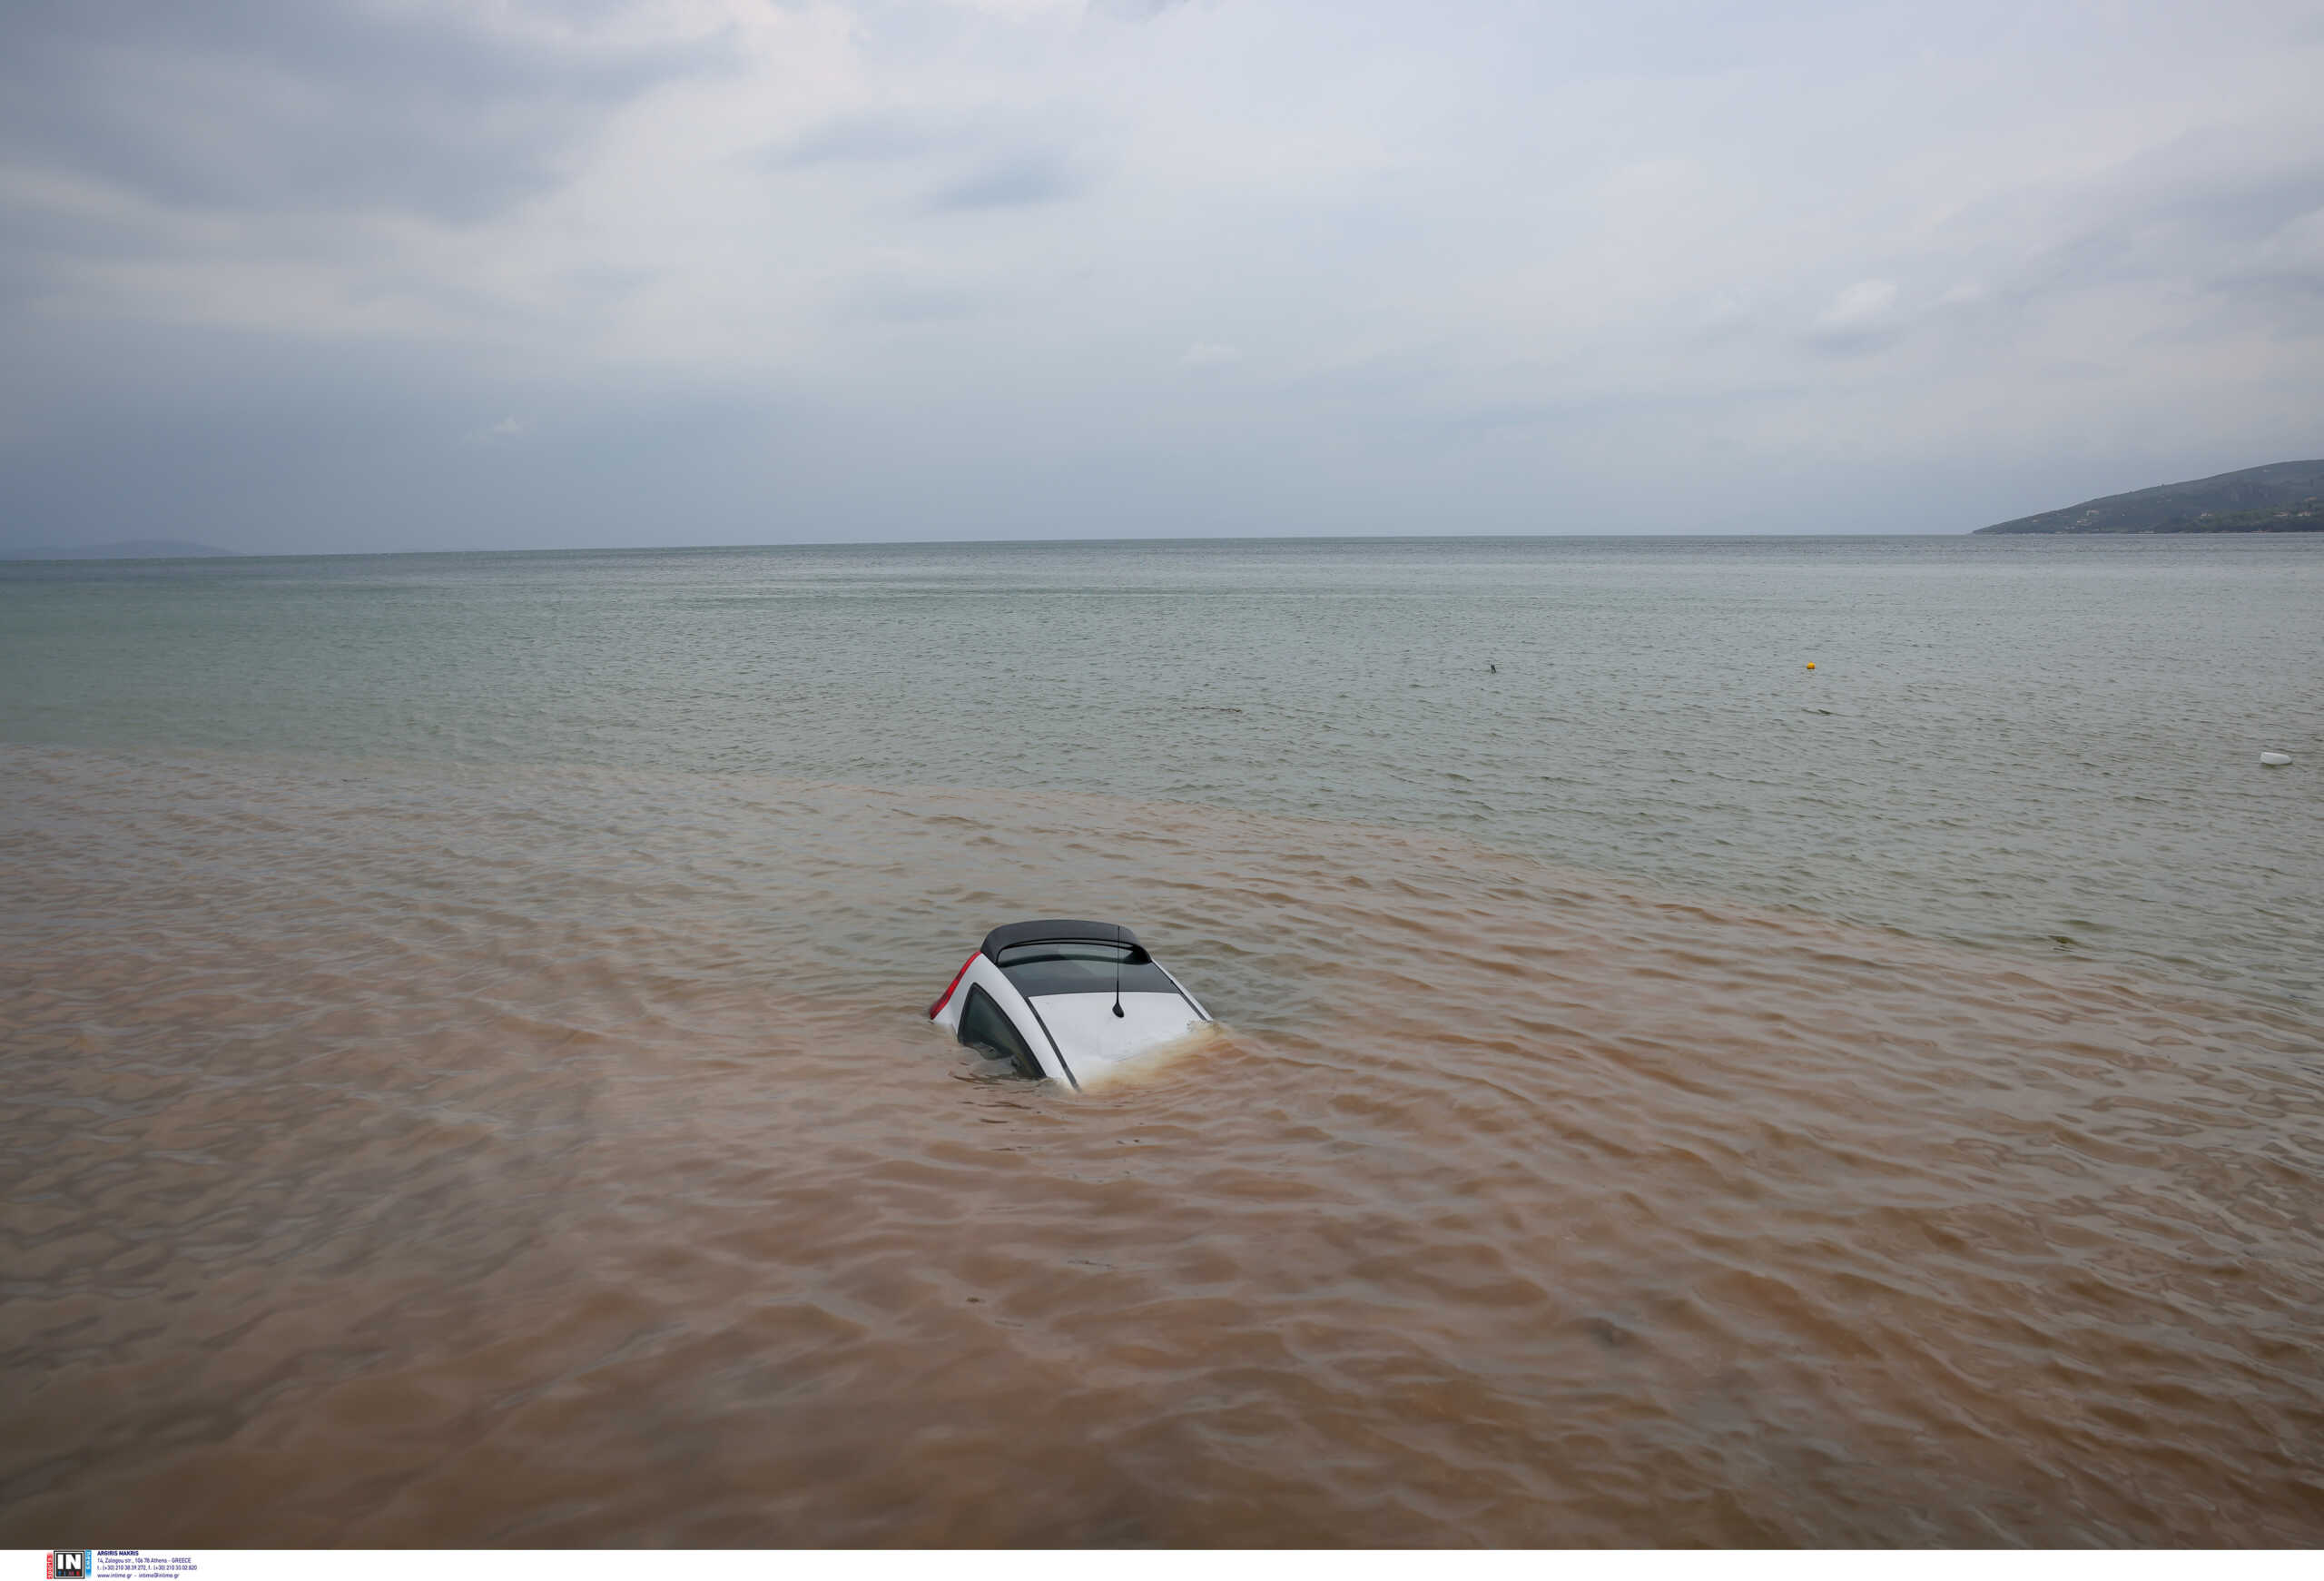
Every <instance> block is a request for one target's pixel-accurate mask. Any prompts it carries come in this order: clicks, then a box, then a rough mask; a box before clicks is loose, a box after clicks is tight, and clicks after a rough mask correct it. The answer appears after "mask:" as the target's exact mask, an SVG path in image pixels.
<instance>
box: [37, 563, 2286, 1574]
mask: <svg viewBox="0 0 2324 1581" xmlns="http://www.w3.org/2000/svg"><path fill="white" fill-rule="evenodd" d="M1811 666H1812V668H1811ZM2320 677H2324V538H2318V539H2299V538H2278V539H2112V540H2088V539H2084V540H2060V539H1982V538H1976V539H1972V538H1961V539H1747V540H1737V539H1627V540H1625V539H1541V540H1521V539H1489V540H1475V539H1472V540H1451V539H1432V540H1417V539H1415V540H1395V541H1377V540H1367V541H1342V542H1318V541H1278V542H1234V543H1211V542H1176V543H1133V544H1103V545H1100V544H1067V545H971V546H906V547H892V546H891V547H876V548H761V549H699V550H684V551H637V552H628V553H612V554H581V553H575V554H475V555H446V556H389V557H344V558H280V559H239V560H222V561H178V562H139V563H77V564H63V563H53V564H37V565H34V564H18V565H8V566H0V1053H5V1061H6V1064H5V1068H6V1070H7V1071H8V1072H9V1082H10V1088H11V1095H12V1097H13V1098H14V1099H15V1108H16V1112H17V1114H18V1116H19V1119H18V1123H17V1124H16V1126H15V1136H16V1139H17V1140H16V1141H14V1142H12V1145H11V1149H10V1151H9V1153H8V1155H7V1158H6V1161H5V1164H0V1185H5V1192H6V1197H5V1201H6V1207H5V1214H6V1223H5V1231H6V1242H5V1243H6V1245H7V1246H8V1247H9V1255H8V1259H7V1261H8V1267H7V1270H6V1271H5V1285H0V1293H5V1301H0V1394H5V1398H8V1399H9V1400H10V1401H11V1402H12V1405H11V1407H10V1416H11V1418H13V1420H14V1422H15V1429H16V1430H12V1431H11V1433H9V1434H8V1435H7V1436H6V1438H7V1441H6V1443H5V1446H0V1531H5V1532H6V1533H8V1534H10V1536H11V1537H12V1538H13V1540H15V1541H17V1542H20V1543H25V1544H30V1543H33V1542H34V1541H35V1539H37V1540H38V1541H39V1542H43V1543H45V1542H47V1541H49V1540H51V1539H52V1537H54V1534H56V1533H58V1532H61V1531H65V1530H67V1529H68V1528H70V1529H72V1530H79V1531H84V1532H93V1531H94V1532H97V1533H99V1534H100V1536H101V1537H102V1534H103V1532H107V1531H113V1532H124V1533H132V1535H133V1537H134V1540H137V1541H140V1542H144V1543H147V1544H149V1545H150V1544H153V1543H160V1542H164V1541H176V1542H182V1543H185V1544H214V1545H220V1546H241V1545H255V1544H269V1543H329V1542H348V1543H357V1544H403V1543H414V1544H448V1545H469V1544H492V1543H503V1542H507V1543H524V1544H532V1545H541V1544H556V1543H566V1542H586V1543H605V1542H631V1541H636V1542H666V1543H745V1544H784V1543H816V1544H822V1543H866V1542H892V1543H980V1542H1003V1543H1052V1542H1053V1543H1073V1544H1084V1543H1126V1544H1164V1545H1192V1544H1208V1543H1236V1544H1269V1543H1351V1542H1354V1543H1373V1544H1399V1543H1431V1544H1442V1543H1471V1542H1475V1543H1500V1544H1507V1543H1561V1542H1618V1543H1640V1542H1664V1541H1708V1542H1723V1543H1761V1542H1777V1543H1810V1544H1852V1543H1917V1542H1947V1543H1993V1542H2033V1543H2089V1542H2097V1543H2157V1542H2163V1543H2175V1542H2191V1543H2244V1542H2263V1543H2275V1544H2285V1543H2303V1544H2304V1543H2314V1542H2318V1541H2324V1514H2319V1512H2324V1471H2320V1470H2319V1458H2318V1456H2317V1454H2316V1449H2315V1446H2316V1445H2317V1444H2319V1443H2324V1363H2319V1361H2318V1359H2317V1358H2316V1347H2315V1345H2314V1326H2315V1321H2316V1317H2317V1314H2318V1312H2319V1310H2324V1178H2319V1171H2324V1038H2319V1030H2318V1029H2319V992H2324V970H2319V964H2318V961H2319V954H2324V951H2319V937H2324V927H2319V916H2324V909H2319V906H2318V904H2317V899H2316V897H2317V896H2318V895H2319V893H2324V824H2319V790H2318V786H2319V780H2318V775H2317V770H2318V767H2319V765H2324V685H2320V684H2319V678H2320ZM2263 748H2276V749H2280V750H2283V751H2287V752H2290V754H2292V756H2293V763H2292V764H2291V766H2289V767H2284V768H2264V767H2262V766H2260V762H2259V754H2260V751H2261V750H2262V749H2263ZM1045 914H1070V915H1090V916H1098V917H1105V918H1109V919H1118V920H1120V921H1124V922H1128V923H1130V924H1133V925H1134V926H1136V927H1137V928H1138V929H1139V931H1140V933H1141V934H1142V935H1143V936H1145V937H1146V938H1147V939H1148V941H1149V942H1150V943H1152V944H1154V946H1155V947H1156V949H1157V954H1160V955H1161V956H1162V958H1163V959H1164V960H1165V962H1166V963H1168V964H1169V965H1170V966H1171V967H1172V968H1173V970H1174V971H1177V973H1178V974H1179V975H1180V976H1181V977H1182V978H1184V979H1185V980H1187V983H1188V984H1189V986H1191V987H1193V988H1194V989H1195V990H1196V992H1197V993H1200V994H1202V995H1203V997H1204V998H1205V999H1206V1001H1207V1002H1208V1003H1209V1004H1210V1005H1211V1007H1212V1008H1213V1010H1214V1011H1215V1012H1216V1013H1219V1014H1220V1015H1221V1016H1222V1018H1223V1019H1224V1021H1225V1023H1226V1029H1225V1031H1224V1032H1223V1033H1221V1035H1220V1036H1219V1038H1218V1039H1217V1040H1216V1041H1215V1042H1213V1043H1212V1044H1211V1045H1209V1046H1207V1047H1205V1048H1201V1049H1197V1050H1195V1051H1192V1052H1188V1053H1187V1054H1185V1055H1183V1056H1181V1057H1179V1058H1177V1060H1176V1061H1174V1062H1172V1063H1170V1064H1168V1065H1167V1066H1166V1067H1164V1068H1163V1069H1161V1070H1158V1071H1157V1072H1154V1073H1153V1074H1152V1075H1151V1076H1149V1077H1148V1078H1147V1079H1146V1080H1145V1081H1143V1082H1137V1083H1134V1084H1129V1085H1127V1086H1124V1087H1121V1088H1118V1089H1115V1090H1110V1091H1108V1092H1105V1093H1103V1094H1083V1095H1075V1094H1070V1093H1059V1092H1052V1091H1050V1090H1049V1089H1047V1088H1046V1087H1041V1086H1037V1085H1033V1084H1030V1083H1025V1082H1017V1081H1013V1080H1007V1081H995V1080H990V1079H988V1078H986V1076H985V1075H984V1073H983V1072H981V1071H980V1069H978V1068H976V1067H975V1066H974V1065H973V1063H972V1062H969V1061H967V1060H966V1059H965V1058H964V1057H963V1056H962V1054H961V1053H960V1051H959V1050H957V1049H956V1048H954V1047H953V1046H951V1045H950V1044H947V1043H945V1042H943V1041H942V1040H941V1039H940V1037H938V1036H937V1035H936V1034H934V1033H931V1031H930V1030H929V1029H928V1027H927V1026H926V1023H924V1021H923V1020H921V1011H922V1010H923V1009H924V1007H925V1005H926V1003H927V1002H928V1001H929V1000H930V999H931V998H933V997H934V995H935V994H936V993H937V992H938V991H939V990H940V989H941V988H942V986H943V984H944V983H945V981H946V980H947V979H948V978H949V977H950V974H951V972H952V971H953V969H954V968H956V967H957V966H958V964H959V963H960V958H961V956H962V955H964V954H966V953H967V952H968V951H969V950H970V948H971V947H972V946H973V944H974V943H975V941H976V939H977V938H978V937H979V936H980V935H981V934H982V933H983V932H984V930H985V929H986V928H988V927H990V926H991V925H992V924H996V923H999V922H1002V921H1008V920H1011V919H1014V918H1017V917H1020V916H1028V915H1045ZM122 1540H124V1541H125V1540H131V1537H123V1538H122Z"/></svg>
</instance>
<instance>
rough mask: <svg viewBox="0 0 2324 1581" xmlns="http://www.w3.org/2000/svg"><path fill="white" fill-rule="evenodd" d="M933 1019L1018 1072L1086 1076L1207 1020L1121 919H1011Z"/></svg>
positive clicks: (934, 1008) (1074, 1079)
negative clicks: (1095, 920) (1036, 920)
mask: <svg viewBox="0 0 2324 1581" xmlns="http://www.w3.org/2000/svg"><path fill="white" fill-rule="evenodd" d="M928 1019H929V1020H931V1021H932V1022H934V1023H936V1024H937V1025H939V1026H940V1027H942V1028H943V1029H944V1030H945V1031H946V1032H949V1033H952V1034H953V1035H954V1036H955V1037H957V1038H959V1039H960V1042H963V1043H966V1044H968V1045H969V1046H970V1048H972V1049H976V1050H979V1051H980V1052H982V1053H984V1054H985V1055H986V1056H987V1057H988V1058H990V1059H996V1060H1007V1061H1008V1062H1009V1063H1011V1064H1013V1065H1014V1066H1016V1067H1017V1070H1018V1072H1019V1074H1022V1075H1027V1076H1034V1077H1040V1076H1047V1077H1049V1078H1051V1079H1052V1080H1055V1081H1059V1082H1064V1083H1066V1084H1067V1085H1068V1086H1069V1087H1071V1088H1073V1089H1074V1090H1075V1091H1077V1092H1078V1091H1079V1090H1080V1088H1081V1084H1082V1083H1083V1082H1085V1081H1088V1080H1091V1079H1093V1078H1096V1077H1099V1076H1104V1075H1108V1074H1111V1073H1112V1072H1115V1071H1116V1070H1118V1068H1120V1067H1121V1066H1123V1065H1126V1064H1128V1063H1129V1062H1132V1061H1134V1060H1136V1059H1137V1058H1139V1057H1140V1056H1141V1055H1144V1054H1147V1053H1151V1052H1153V1051H1154V1050H1156V1049H1157V1048H1160V1047H1161V1046H1162V1045H1163V1044H1165V1043H1168V1042H1176V1041H1177V1039H1179V1038H1182V1037H1184V1036H1186V1035H1187V1033H1191V1032H1193V1031H1195V1030H1196V1029H1197V1028H1199V1027H1201V1026H1204V1025H1206V1024H1207V1023H1208V1022H1209V1021H1210V1013H1209V1012H1208V1011H1206V1010H1205V1009H1203V1007H1202V1002H1201V1001H1199V1000H1197V999H1196V997H1195V996H1194V995H1193V994H1191V993H1187V991H1186V990H1185V989H1184V988H1182V987H1180V986H1179V984H1178V980H1177V978H1175V977H1173V976H1171V975H1170V974H1169V973H1167V972H1165V971H1164V970H1163V969H1162V967H1161V965H1160V963H1157V961H1156V960H1155V959H1154V957H1153V956H1151V955H1149V954H1147V953H1146V947H1145V946H1144V945H1142V944H1139V943H1138V942H1137V934H1133V933H1131V932H1130V931H1129V930H1128V928H1126V927H1123V926H1122V925H1121V924H1118V923H1085V922H1074V921H1070V920H1068V919H1065V918H1061V917H1059V918H1050V919H1049V920H1047V921H1043V922H1031V923H1010V924H1007V925H1006V926H1003V927H998V928H995V929H993V930H992V932H990V933H989V934H986V935H985V936H984V943H983V944H980V945H979V946H977V953H976V954H973V955H970V957H969V958H968V960H967V961H966V962H965V963H963V964H962V965H961V967H960V971H958V972H956V973H953V975H952V985H951V986H950V987H949V988H947V989H945V990H944V992H943V993H942V995H941V996H940V997H939V998H938V999H937V1001H936V1003H934V1004H931V1005H930V1006H929V1007H928Z"/></svg>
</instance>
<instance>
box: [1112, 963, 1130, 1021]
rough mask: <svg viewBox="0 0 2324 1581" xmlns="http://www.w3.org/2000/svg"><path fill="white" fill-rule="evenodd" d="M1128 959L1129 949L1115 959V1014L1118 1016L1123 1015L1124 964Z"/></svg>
mask: <svg viewBox="0 0 2324 1581" xmlns="http://www.w3.org/2000/svg"><path fill="white" fill-rule="evenodd" d="M1128 959H1129V951H1128V949H1127V948H1125V949H1124V950H1123V951H1122V953H1121V954H1118V955H1117V956H1115V957H1114V1013H1115V1014H1116V1015H1119V1014H1121V1013H1122V963H1123V962H1124V961H1127V960H1128Z"/></svg>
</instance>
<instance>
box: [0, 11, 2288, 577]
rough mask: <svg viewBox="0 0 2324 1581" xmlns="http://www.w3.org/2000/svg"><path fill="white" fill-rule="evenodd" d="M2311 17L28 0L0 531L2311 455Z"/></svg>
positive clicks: (1192, 504)
mask: <svg viewBox="0 0 2324 1581" xmlns="http://www.w3.org/2000/svg"><path fill="white" fill-rule="evenodd" d="M2319 84H2324V8H2319V5H2315V4H2305V5H2301V4H2290V3H2288V0H2202V3H2201V4H2152V5H2148V4H2136V3H2125V4H2114V5H2054V4H2053V5H2043V4H2040V3H2039V0H2034V3H2033V4H2029V3H2028V0H1941V3H1939V0H1929V3H1926V4H1918V5H1884V4H1880V3H1879V0H1868V3H1867V0H1849V3H1846V4H1823V3H1806V4H1795V5H1756V4H1720V3H1716V0H1700V3H1699V0H1586V3H1582V4H1563V5H1561V4H1557V3H1555V0H1548V3H1538V0H1537V3H1527V4H1517V3H1513V0H1512V3H1502V0H1430V3H1428V4H1393V5H1390V4H1377V3H1374V0H1329V3H1324V0H1314V3H1308V0H1179V3H1177V4H1156V3H1154V0H927V3H925V4H917V5H905V4H887V3H884V0H867V3H863V4H838V3H834V4H818V3H814V0H800V3H795V4H794V3H781V4H777V3H770V0H638V3H635V4H627V3H624V0H563V3H556V0H472V3H468V4H453V3H450V0H193V3H188V0H9V3H8V4H7V5H5V7H0V513H4V514H0V543H9V544H18V545H22V544H32V543H76V542H94V541H101V540H104V539H124V538H184V539H204V540H208V541H211V542H214V543H218V544H222V545H225V546H227V547H230V548H239V549H242V550H246V551H251V552H284V551H295V550H305V549H397V548H548V547H557V546H568V545H569V546H585V545H650V544H699V543H766V542H793V541H806V542H817V541H842V540H857V539H970V538H973V539H990V538H1059V537H1063V538H1099V537H1118V536H1155V535H1165V536H1181V535H1183V536H1206V535H1214V534H1358V533H1457V532H1480V533H1534V532H1545V533H1569V532H1887V531H1905V532H1950V531H1961V530H1965V529H1970V528H1974V527H1978V526H1982V525H1984V523H1986V522H1989V521H1993V520H1995V519H2001V518H2004V517H2010V516H2017V515H2022V514H2024V513H2027V512H2030V511H2033V510H2039V509H2048V508H2051V507H2054V506H2058V505H2063V504H2067V503H2070V502H2072V501H2073V500H2076V499H2082V498H2083V497H2086V496H2089V495H2093V494H2099V493H2110V492H2113V491H2116V490H2119V489H2131V488H2137V487H2141V486H2143V485H2146V484H2149V483H2156V482H2162V481H2167V480H2171V479H2178V478H2183V477H2191V476H2200V475H2203V474H2207V473H2211V472H2217V471H2222V470H2226V469H2231V468H2236V467H2245V466H2251V465H2256V464H2258V463H2260V462H2264V461H2273V460H2282V459H2295V458H2302V457H2309V456H2315V455H2319V454H2324V88H2319Z"/></svg>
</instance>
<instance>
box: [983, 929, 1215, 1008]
mask: <svg viewBox="0 0 2324 1581" xmlns="http://www.w3.org/2000/svg"><path fill="white" fill-rule="evenodd" d="M993 964H994V965H996V966H998V967H1000V969H1001V971H1003V972H1005V973H1008V975H1009V982H1011V983H1015V984H1016V985H1017V992H1018V993H1022V994H1023V995H1024V996H1025V997H1026V998H1028V999H1034V998H1038V997H1039V996H1040V995H1042V994H1044V993H1112V992H1113V991H1114V983H1115V981H1116V976H1117V973H1118V975H1119V980H1120V983H1121V991H1122V992H1123V993H1177V991H1178V985H1177V983H1173V982H1171V981H1170V979H1169V978H1168V977H1167V975H1165V974H1164V973H1163V971H1162V968H1161V967H1159V966H1157V965H1156V964H1155V963H1154V958H1153V957H1152V956H1151V955H1148V954H1147V953H1146V952H1145V951H1144V950H1141V949H1137V948H1136V947H1135V946H1131V945H1125V944H1100V943H1098V942H1097V941H1095V940H1088V941H1084V940H1080V939H1061V940H1045V941H1043V942H1041V943H1039V944H1011V945H1009V947H1008V948H1007V949H1005V950H1003V951H1001V952H1000V959H998V960H996V961H995V962H994V963H993Z"/></svg>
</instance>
